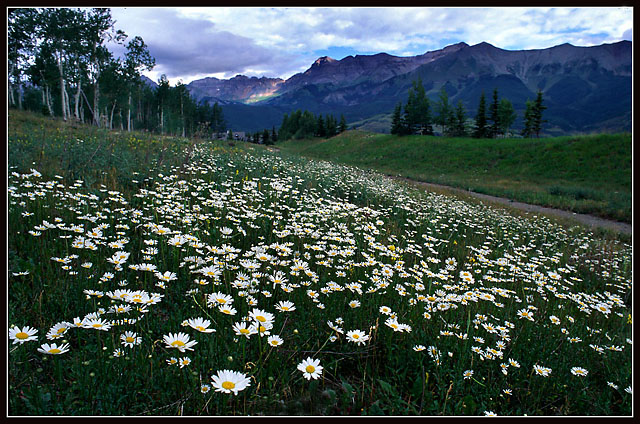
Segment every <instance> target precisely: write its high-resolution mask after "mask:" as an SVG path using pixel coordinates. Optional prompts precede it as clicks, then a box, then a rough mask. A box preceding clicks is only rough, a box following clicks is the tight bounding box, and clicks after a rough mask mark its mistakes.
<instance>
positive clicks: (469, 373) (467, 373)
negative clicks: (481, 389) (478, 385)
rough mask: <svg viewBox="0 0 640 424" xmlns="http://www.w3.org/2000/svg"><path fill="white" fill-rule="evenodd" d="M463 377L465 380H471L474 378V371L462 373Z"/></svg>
mask: <svg viewBox="0 0 640 424" xmlns="http://www.w3.org/2000/svg"><path fill="white" fill-rule="evenodd" d="M462 376H463V377H464V379H465V380H468V379H470V378H471V377H472V376H473V370H466V371H465V372H463V373H462Z"/></svg>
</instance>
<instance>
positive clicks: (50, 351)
mask: <svg viewBox="0 0 640 424" xmlns="http://www.w3.org/2000/svg"><path fill="white" fill-rule="evenodd" d="M60 352H62V351H61V350H60V349H49V353H53V354H57V353H60Z"/></svg>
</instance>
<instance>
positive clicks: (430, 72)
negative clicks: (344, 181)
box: [187, 41, 632, 135]
mask: <svg viewBox="0 0 640 424" xmlns="http://www.w3.org/2000/svg"><path fill="white" fill-rule="evenodd" d="M631 51H632V49H631V42H630V41H621V42H617V43H611V44H602V45H599V46H592V47H580V46H573V45H571V44H569V43H564V44H560V45H557V46H554V47H550V48H546V49H533V50H504V49H500V48H498V47H495V46H493V45H491V44H489V43H486V42H482V43H478V44H475V45H472V46H470V45H468V44H467V43H464V42H461V43H457V44H452V45H450V46H447V47H445V48H443V49H439V50H434V51H428V52H426V53H424V54H422V55H417V56H411V57H399V56H392V55H389V54H387V53H378V54H374V55H356V56H347V57H345V58H343V59H341V60H336V59H333V58H330V57H328V56H323V57H320V58H318V59H317V60H315V61H314V63H313V64H312V65H311V66H310V67H309V68H308V69H307V70H306V71H304V72H301V73H298V74H295V75H293V76H291V77H290V78H288V79H287V80H283V79H280V78H264V77H263V78H256V77H251V78H249V77H246V76H242V75H237V76H235V77H233V78H231V79H228V80H220V79H216V78H205V79H201V80H196V81H193V82H191V83H190V84H189V85H188V86H187V87H188V89H189V90H190V92H191V94H192V95H193V96H194V97H196V99H197V100H199V101H208V102H210V103H211V102H215V101H217V102H220V103H221V104H227V105H231V104H236V105H237V106H236V107H234V108H233V111H234V112H232V113H231V114H229V116H228V120H229V121H230V123H231V124H232V125H233V120H234V119H235V118H234V116H232V115H233V114H234V113H236V112H237V113H240V111H241V110H244V109H243V108H242V107H240V106H239V105H240V104H251V105H252V107H257V108H262V110H265V111H266V110H267V109H269V113H265V114H264V115H265V116H269V117H270V118H269V121H268V122H267V121H266V120H265V121H264V122H261V121H260V119H258V120H257V121H255V126H256V129H259V128H267V127H269V128H270V127H271V126H274V125H275V126H277V125H279V124H280V122H273V116H274V115H275V116H282V114H283V113H286V112H290V111H293V110H296V109H302V110H305V109H306V110H310V111H312V112H314V113H323V114H326V113H329V114H334V115H336V114H344V115H345V117H346V118H347V121H348V122H350V123H355V122H364V121H366V122H367V123H368V124H367V125H368V126H369V127H368V128H369V129H374V130H378V131H380V130H383V129H384V128H385V125H383V124H382V122H384V121H386V120H388V117H389V115H390V113H391V111H392V110H393V107H394V106H395V105H396V104H397V103H398V102H402V101H405V100H406V96H407V91H408V88H409V87H410V86H411V83H412V81H413V80H415V79H417V78H421V80H422V82H423V85H424V87H425V89H426V91H427V95H428V96H429V97H430V98H431V99H435V98H436V97H437V96H438V93H439V92H440V90H441V88H443V87H444V89H445V90H446V91H447V94H448V96H449V99H450V101H451V102H452V103H454V104H455V103H457V102H458V101H461V102H462V103H463V105H464V106H465V107H466V109H467V115H468V116H469V117H473V116H474V115H475V112H476V108H477V102H478V100H479V97H480V94H481V93H482V92H483V91H484V92H485V95H486V96H487V97H490V96H491V94H492V92H493V89H494V88H497V89H498V93H499V96H500V97H504V98H507V99H509V100H510V101H511V102H512V103H513V105H514V108H515V109H516V112H517V113H518V114H519V115H520V116H521V115H522V112H523V110H524V107H525V103H526V101H527V100H528V99H533V98H534V97H535V95H536V92H537V91H538V90H541V91H542V92H543V95H544V99H545V104H546V106H547V108H548V109H547V111H546V118H547V120H548V123H547V124H546V132H547V133H548V134H549V135H560V134H570V133H584V132H598V131H630V130H631ZM276 112H277V113H276ZM225 116H227V115H225ZM375 122H379V123H380V124H377V125H374V124H375ZM363 125H364V124H363ZM520 125H521V122H520V120H518V121H516V124H515V125H514V127H515V128H518V127H519V126H520ZM363 128H365V129H367V127H366V126H365V127H363ZM239 129H240V128H239ZM246 130H253V129H252V128H246Z"/></svg>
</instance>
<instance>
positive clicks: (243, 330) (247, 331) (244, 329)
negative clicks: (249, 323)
mask: <svg viewBox="0 0 640 424" xmlns="http://www.w3.org/2000/svg"><path fill="white" fill-rule="evenodd" d="M240 332H241V333H242V334H249V330H247V329H246V328H241V329H240Z"/></svg>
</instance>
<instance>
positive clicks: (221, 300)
mask: <svg viewBox="0 0 640 424" xmlns="http://www.w3.org/2000/svg"><path fill="white" fill-rule="evenodd" d="M218 303H220V304H222V305H224V304H225V303H227V301H226V299H218Z"/></svg>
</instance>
